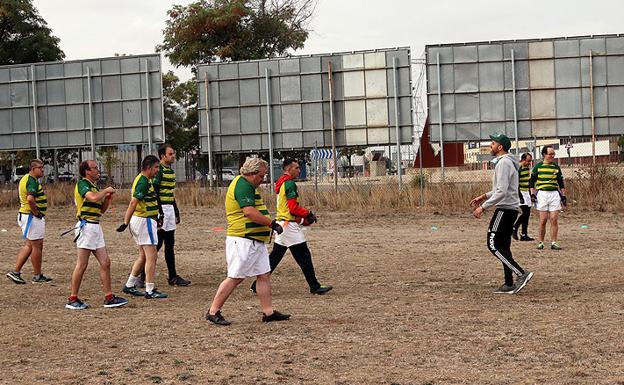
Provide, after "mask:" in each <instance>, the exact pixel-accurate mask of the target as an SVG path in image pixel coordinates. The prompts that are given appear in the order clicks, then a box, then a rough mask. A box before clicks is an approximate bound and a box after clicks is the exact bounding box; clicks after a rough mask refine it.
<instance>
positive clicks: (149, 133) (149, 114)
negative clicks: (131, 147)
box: [145, 59, 152, 155]
mask: <svg viewBox="0 0 624 385" xmlns="http://www.w3.org/2000/svg"><path fill="white" fill-rule="evenodd" d="M149 84H150V73H149V61H148V60H147V59H145V93H146V95H145V96H146V98H147V154H148V155H150V154H152V106H151V105H150V104H151V100H150V86H149Z"/></svg>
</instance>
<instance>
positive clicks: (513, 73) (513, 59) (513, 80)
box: [511, 49, 520, 156]
mask: <svg viewBox="0 0 624 385" xmlns="http://www.w3.org/2000/svg"><path fill="white" fill-rule="evenodd" d="M511 87H512V96H513V119H514V135H515V136H516V156H520V140H519V139H518V105H517V103H516V57H515V56H514V50H513V49H512V50H511Z"/></svg>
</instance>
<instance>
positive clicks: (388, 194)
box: [0, 166, 624, 213]
mask: <svg viewBox="0 0 624 385" xmlns="http://www.w3.org/2000/svg"><path fill="white" fill-rule="evenodd" d="M623 187H624V175H620V173H618V172H616V171H614V169H613V168H607V167H603V166H597V167H594V168H591V167H588V168H585V169H582V170H577V171H575V175H570V176H568V178H567V180H566V188H567V195H568V202H569V204H570V207H574V208H576V209H580V210H590V211H593V210H596V211H602V212H604V211H609V212H611V211H612V212H622V211H624V189H623ZM325 188H326V189H325V191H319V192H318V193H315V191H314V187H312V186H309V185H306V186H300V187H299V190H300V195H301V203H302V204H303V205H304V206H308V207H312V208H315V209H317V210H324V211H327V210H330V211H353V210H357V211H401V210H415V209H425V210H430V211H440V212H444V213H454V212H465V211H466V210H468V209H469V206H468V203H469V202H470V200H471V199H472V198H474V197H475V196H477V195H479V194H481V193H483V192H485V191H488V190H489V189H490V188H491V186H490V183H488V182H462V183H430V182H428V181H425V182H424V188H423V196H422V202H423V203H424V204H422V205H421V189H420V184H419V179H418V177H417V176H415V177H412V179H407V178H406V183H404V186H403V190H402V191H399V189H398V187H397V184H396V182H392V181H388V182H382V183H379V182H365V181H362V180H355V179H352V180H349V181H348V184H346V185H341V186H340V188H339V191H338V192H337V193H335V192H334V191H333V188H328V187H327V186H325ZM45 190H46V194H47V196H48V202H49V206H50V207H64V206H68V205H73V200H74V198H73V197H74V195H73V194H74V185H73V184H58V185H48V186H45ZM225 191H226V189H225V188H223V187H221V188H218V189H214V190H212V189H210V188H207V187H202V186H201V185H200V184H199V183H195V182H185V183H181V184H180V185H179V187H178V189H177V190H176V200H177V202H178V205H180V206H181V207H220V206H222V205H223V201H224V199H225ZM261 192H262V195H263V198H264V201H265V203H266V204H267V207H268V208H269V210H275V195H274V194H272V193H271V192H270V191H269V188H268V186H264V187H262V188H261ZM129 199H130V191H129V190H128V189H124V190H119V191H118V193H117V194H116V196H115V203H116V204H127V203H128V200H129ZM16 206H17V191H16V187H15V186H13V190H4V191H3V192H2V193H0V207H16Z"/></svg>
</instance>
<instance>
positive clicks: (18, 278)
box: [6, 271, 26, 285]
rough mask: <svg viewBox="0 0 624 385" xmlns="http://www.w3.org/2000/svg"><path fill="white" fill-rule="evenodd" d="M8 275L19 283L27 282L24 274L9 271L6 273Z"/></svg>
mask: <svg viewBox="0 0 624 385" xmlns="http://www.w3.org/2000/svg"><path fill="white" fill-rule="evenodd" d="M6 276H7V277H9V279H10V280H11V281H13V282H15V283H17V284H20V285H23V284H25V283H26V281H24V278H22V274H21V273H16V272H14V271H9V272H8V273H7V274H6Z"/></svg>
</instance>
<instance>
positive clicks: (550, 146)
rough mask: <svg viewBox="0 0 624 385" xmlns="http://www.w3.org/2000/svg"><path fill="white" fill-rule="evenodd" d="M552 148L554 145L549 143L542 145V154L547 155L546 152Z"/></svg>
mask: <svg viewBox="0 0 624 385" xmlns="http://www.w3.org/2000/svg"><path fill="white" fill-rule="evenodd" d="M549 148H552V149H554V147H553V146H552V144H547V145H545V146H544V147H542V156H545V155H546V154H548V149H549Z"/></svg>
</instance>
